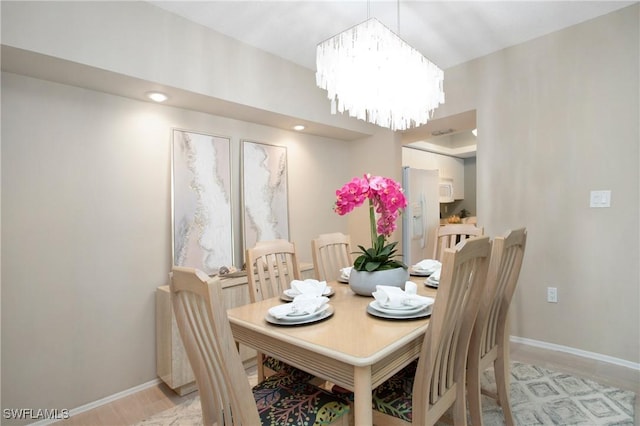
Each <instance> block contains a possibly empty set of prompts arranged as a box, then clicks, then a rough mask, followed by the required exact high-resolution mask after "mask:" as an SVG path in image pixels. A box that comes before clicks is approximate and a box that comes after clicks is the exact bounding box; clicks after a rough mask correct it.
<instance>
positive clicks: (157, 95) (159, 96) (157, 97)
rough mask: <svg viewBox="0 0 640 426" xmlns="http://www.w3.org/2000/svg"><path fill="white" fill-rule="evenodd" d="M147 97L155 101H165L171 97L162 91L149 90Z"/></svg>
mask: <svg viewBox="0 0 640 426" xmlns="http://www.w3.org/2000/svg"><path fill="white" fill-rule="evenodd" d="M147 98H149V99H151V100H152V101H155V102H164V101H166V100H167V99H169V97H168V96H167V95H165V94H164V93H162V92H148V93H147Z"/></svg>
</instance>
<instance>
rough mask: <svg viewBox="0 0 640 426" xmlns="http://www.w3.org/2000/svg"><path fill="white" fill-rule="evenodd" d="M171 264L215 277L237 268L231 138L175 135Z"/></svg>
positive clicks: (184, 132)
mask: <svg viewBox="0 0 640 426" xmlns="http://www.w3.org/2000/svg"><path fill="white" fill-rule="evenodd" d="M172 148H173V157H172V205H173V262H174V264H175V265H178V266H188V267H192V268H198V269H201V270H202V271H204V272H206V273H207V274H216V273H217V272H218V269H219V268H220V267H221V266H231V265H233V224H232V211H231V202H232V201H231V200H232V198H231V152H230V151H231V149H230V140H229V138H225V137H220V136H212V135H206V134H202V133H194V132H189V131H185V130H177V129H174V130H173V147H172Z"/></svg>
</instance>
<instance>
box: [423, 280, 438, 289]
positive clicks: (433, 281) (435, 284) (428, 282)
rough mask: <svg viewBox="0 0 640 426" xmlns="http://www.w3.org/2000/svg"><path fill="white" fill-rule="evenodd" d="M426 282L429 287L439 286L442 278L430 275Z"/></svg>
mask: <svg viewBox="0 0 640 426" xmlns="http://www.w3.org/2000/svg"><path fill="white" fill-rule="evenodd" d="M424 284H425V285H426V286H428V287H433V288H438V285H439V284H440V279H439V278H435V277H429V278H427V279H426V280H425V282H424Z"/></svg>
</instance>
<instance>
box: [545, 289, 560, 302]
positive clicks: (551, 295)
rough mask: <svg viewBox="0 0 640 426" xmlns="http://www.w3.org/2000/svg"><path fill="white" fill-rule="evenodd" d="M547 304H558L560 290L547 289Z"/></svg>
mask: <svg viewBox="0 0 640 426" xmlns="http://www.w3.org/2000/svg"><path fill="white" fill-rule="evenodd" d="M547 302H549V303H558V289H557V288H556V287H547Z"/></svg>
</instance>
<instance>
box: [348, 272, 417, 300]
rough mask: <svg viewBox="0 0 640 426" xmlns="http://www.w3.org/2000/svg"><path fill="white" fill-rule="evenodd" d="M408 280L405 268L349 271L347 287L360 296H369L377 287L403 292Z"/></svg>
mask: <svg viewBox="0 0 640 426" xmlns="http://www.w3.org/2000/svg"><path fill="white" fill-rule="evenodd" d="M408 279H409V271H408V270H407V269H405V268H395V269H387V270H385V271H375V272H362V271H356V270H355V269H352V270H351V274H350V275H349V287H350V288H351V290H353V292H354V293H356V294H359V295H361V296H371V293H373V292H374V291H376V286H377V285H389V286H395V287H400V288H402V289H403V290H404V283H406V282H407V280H408Z"/></svg>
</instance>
